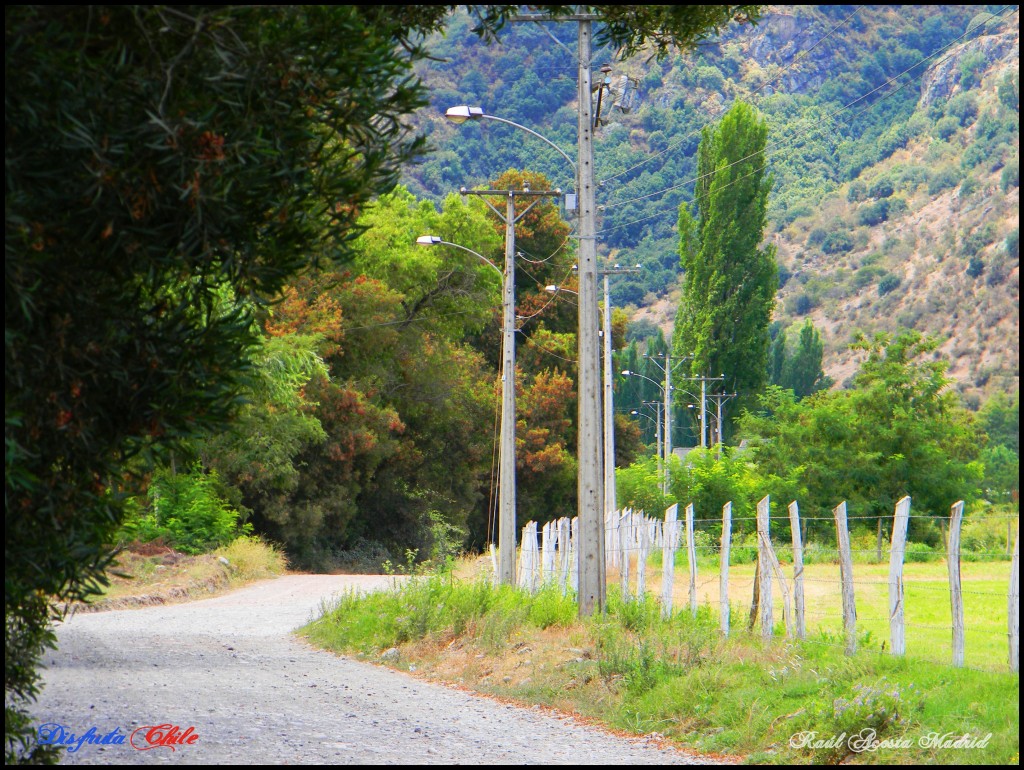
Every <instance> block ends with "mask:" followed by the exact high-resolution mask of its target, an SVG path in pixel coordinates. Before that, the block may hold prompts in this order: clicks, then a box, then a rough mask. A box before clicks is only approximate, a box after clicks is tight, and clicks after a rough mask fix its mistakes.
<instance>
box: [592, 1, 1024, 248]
mask: <svg viewBox="0 0 1024 770" xmlns="http://www.w3.org/2000/svg"><path fill="white" fill-rule="evenodd" d="M1010 8H1012V9H1013V10H1012V11H1011V14H1012V13H1016V12H1017V10H1018V9H1017V7H1016V6H1005V7H1004V8H1003V9H1001V10H1000V11H999V13H1000V14H1001V13H1002V12H1003V11H1005V10H1007V9H1010ZM981 28H982V27H977V28H975V29H981ZM974 31H975V30H973V29H972V30H970V31H968V32H965V33H964V34H963V35H961V36H960V37H958V38H956V39H955V40H953V41H952V42H950V43H949V44H947V45H946V46H943V47H942V48H940V49H938V50H937V51H935V52H933V53H932V54H929V55H928V56H926V57H925V58H924V59H921V60H920V61H918V62H916V63H915V64H913V65H911V66H910V67H908V68H907V69H905V70H903V72H900V73H899V74H898V75H895V76H893V77H892V78H890V79H888V80H886V81H885V82H884V83H882V84H881V85H880V86H877V87H876V88H874V89H872V90H871V91H869V92H867V93H866V94H863V95H861V96H859V97H858V98H857V99H854V100H853V101H852V102H850V103H849V104H847V105H844V106H843V107H841V108H839V109H838V110H836V111H834V112H832V113H829V114H826V115H824V116H822V118H819V119H818V122H816V123H812V124H811V125H809V126H807V128H805V129H803V130H801V131H798V132H797V133H796V134H795V135H793V136H791V137H789V138H788V139H786V140H785V141H786V142H791V141H792V140H794V139H797V138H799V137H801V136H803V135H804V134H806V133H808V132H809V131H811V130H813V129H815V128H821V127H822V125H823V121H824V120H829V121H834V120H835V118H836V116H838V115H840V114H841V113H843V112H845V111H846V110H848V109H849V108H850V107H852V106H854V105H855V104H857V103H858V102H860V101H863V100H864V99H866V98H867V97H869V96H871V95H872V94H874V93H875V92H877V91H879V90H881V89H883V88H885V87H886V86H888V85H891V84H892V83H893V82H894V81H895V80H896V79H898V78H900V77H902V76H903V75H905V74H906V73H908V72H910V71H911V70H913V69H915V68H917V67H919V66H920V65H922V64H924V63H925V62H926V61H928V60H929V59H931V58H933V57H935V56H937V55H938V54H940V53H941V52H942V51H944V50H946V49H947V48H950V47H951V46H953V45H955V44H957V43H958V42H960V41H961V40H962V39H963V38H964V37H966V36H967V35H969V34H971V33H972V32H974ZM951 55H952V53H950V54H947V56H945V57H944V58H942V59H940V60H939V61H937V62H936V64H941V63H942V62H943V61H945V60H946V59H948V58H949V57H950V56H951ZM923 74H924V73H922V74H921V76H923ZM918 77H920V76H918ZM914 80H915V78H912V79H911V80H908V81H907V82H906V83H904V84H902V85H900V86H898V87H897V88H895V89H894V90H892V91H890V92H889V93H887V94H885V96H883V97H882V98H881V99H879V100H878V101H876V102H873V103H872V104H870V105H868V106H867V107H865V108H864V109H862V110H860V111H858V112H857V113H855V114H854V115H853V117H854V118H856V117H858V116H860V115H862V114H863V113H865V112H867V110H869V109H872V108H873V107H875V106H877V105H879V104H881V103H882V102H884V101H885V100H886V99H888V98H889V97H891V96H895V95H896V94H898V93H899V92H900V91H902V90H903V89H904V88H906V87H907V86H908V85H910V84H911V83H913V82H914ZM782 143H783V140H780V141H779V142H774V143H768V144H767V145H766V147H765V149H767V148H768V147H772V146H777V147H778V148H777V149H776V151H775V152H765V153H764V155H765V157H772V156H773V155H775V154H777V153H778V152H781V151H782V150H784V149H787V148H786V147H782V146H778V145H781V144H782ZM757 154H758V153H751V154H749V155H747V156H745V157H742V158H738V159H737V160H735V161H733V162H732V163H729V164H727V165H726V166H723V167H722V168H720V169H715V171H713V172H711V173H709V174H703V175H698V176H696V177H693V178H691V179H686V180H683V181H682V182H680V183H678V184H675V185H673V186H671V187H667V188H665V189H663V190H658V191H655V192H652V193H647V194H646V195H640V196H636V197H634V198H628V199H626V200H620V201H611V202H610V203H608V204H606V205H605V206H604V208H605V210H607V209H609V208H614V207H617V206H622V205H625V204H627V203H632V202H635V201H638V200H644V199H646V198H651V197H654V196H656V195H661V194H664V193H667V192H671V191H673V190H677V189H679V188H681V187H684V186H686V185H688V184H693V183H696V182H699V181H701V180H703V179H705V178H707V177H709V176H711V175H713V174H717V173H719V172H720V171H723V170H725V169H728V168H731V167H732V166H735V165H737V164H739V163H742V162H744V161H746V160H749V159H750V158H752V157H755V156H756V155H757ZM765 169H767V165H765V166H762V167H760V168H758V169H755V170H754V171H752V172H751V173H749V174H746V175H744V176H742V177H738V178H737V179H734V180H732V181H731V182H729V185H731V184H735V183H736V182H739V181H742V180H743V179H746V178H748V177H750V176H752V175H754V174H757V173H760V172H762V171H764V170H765ZM725 186H728V185H725ZM664 213H665V212H664V211H659V212H656V213H655V214H651V215H648V216H645V217H641V218H640V219H635V220H633V221H631V222H626V223H624V224H620V225H613V226H611V227H606V228H604V229H602V230H600V231H599V232H598V234H601V233H606V232H611V231H612V230H618V229H621V228H623V227H629V226H630V225H634V224H639V223H640V222H644V221H647V220H649V219H654V218H656V217H659V216H662V215H663V214H664Z"/></svg>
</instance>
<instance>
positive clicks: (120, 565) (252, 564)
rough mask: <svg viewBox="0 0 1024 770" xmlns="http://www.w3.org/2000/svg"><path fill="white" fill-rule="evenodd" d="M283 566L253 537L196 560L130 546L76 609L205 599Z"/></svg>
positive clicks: (278, 557)
mask: <svg viewBox="0 0 1024 770" xmlns="http://www.w3.org/2000/svg"><path fill="white" fill-rule="evenodd" d="M285 567H286V565H285V559H284V556H283V555H282V554H281V552H280V551H278V550H277V549H275V548H274V547H273V546H271V545H269V544H268V543H265V542H264V541H262V540H260V539H258V538H255V537H240V538H237V539H236V540H234V541H233V542H232V543H230V544H229V545H226V546H224V547H223V548H218V549H217V550H216V551H214V552H212V553H206V554H200V555H198V556H188V555H186V554H183V553H179V552H177V551H174V550H172V549H170V548H167V547H162V546H159V545H153V544H146V545H142V544H136V545H135V546H134V547H130V548H127V549H125V550H124V551H123V552H122V553H121V554H120V555H119V556H118V559H117V564H116V566H115V567H114V569H113V571H112V574H111V576H110V585H109V586H107V587H106V588H105V589H104V591H103V593H102V594H100V595H98V596H96V597H95V598H94V599H93V600H92V601H91V602H89V603H88V604H86V605H79V606H78V607H77V610H78V611H83V610H84V611H95V610H108V609H127V608H131V607H145V606H150V605H154V604H168V603H171V602H175V601H189V600H192V599H198V598H205V597H208V596H212V595H214V594H217V593H220V592H222V591H227V590H230V589H232V588H239V587H241V586H243V585H246V584H248V583H251V582H253V581H256V580H263V579H266V578H271V577H276V576H277V575H281V574H283V573H284V571H285Z"/></svg>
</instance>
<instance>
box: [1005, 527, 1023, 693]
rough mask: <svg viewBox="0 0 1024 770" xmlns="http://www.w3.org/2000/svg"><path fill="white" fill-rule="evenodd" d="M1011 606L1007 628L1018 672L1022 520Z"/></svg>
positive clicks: (1015, 545) (1016, 542)
mask: <svg viewBox="0 0 1024 770" xmlns="http://www.w3.org/2000/svg"><path fill="white" fill-rule="evenodd" d="M1009 598H1010V607H1009V612H1008V613H1007V628H1008V636H1009V641H1010V671H1012V672H1013V673H1015V674H1016V673H1017V671H1018V670H1019V666H1020V522H1019V521H1018V522H1017V535H1016V537H1014V539H1013V562H1012V564H1011V565H1010V597H1009Z"/></svg>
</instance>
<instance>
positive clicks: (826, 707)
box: [303, 574, 1019, 764]
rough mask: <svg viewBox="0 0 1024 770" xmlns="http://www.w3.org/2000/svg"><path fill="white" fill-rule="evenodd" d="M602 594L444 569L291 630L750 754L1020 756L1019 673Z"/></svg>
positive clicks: (442, 675) (620, 724)
mask: <svg viewBox="0 0 1024 770" xmlns="http://www.w3.org/2000/svg"><path fill="white" fill-rule="evenodd" d="M609 594H610V596H609V608H608V612H607V614H606V615H605V616H603V617H600V618H593V619H589V620H587V621H582V622H581V621H579V620H578V619H577V613H576V605H575V603H574V602H573V601H572V600H571V598H565V597H563V596H561V594H560V593H559V592H558V591H556V590H544V591H541V592H540V593H538V594H537V595H535V596H530V595H529V594H526V593H522V592H520V591H518V590H516V589H512V588H509V587H505V586H502V587H492V586H491V585H490V584H489V583H487V582H486V581H483V580H458V579H456V578H454V577H453V576H452V575H451V574H446V575H437V576H432V577H421V578H418V579H414V580H413V581H411V582H410V583H409V584H407V585H406V586H404V587H403V588H401V589H400V590H398V591H397V592H395V593H391V594H373V595H369V596H363V597H356V596H351V597H347V598H344V599H342V600H341V601H340V602H339V603H338V604H337V606H336V607H334V608H333V609H332V610H330V611H329V612H327V613H326V614H325V615H324V617H323V618H321V619H320V620H318V621H315V622H314V623H311V624H310V625H309V626H307V627H306V628H305V629H304V630H303V633H304V635H305V636H307V637H308V638H309V639H310V640H311V641H312V642H314V643H316V644H319V645H321V646H324V647H327V648H330V649H333V650H338V651H345V652H348V653H354V654H357V655H360V656H363V657H366V658H368V659H373V660H384V661H387V662H389V663H390V664H391V665H394V666H396V667H398V668H402V669H404V670H415V671H416V673H417V674H419V675H424V676H427V677H430V678H434V679H439V680H444V681H449V682H453V683H456V684H459V685H461V686H464V687H468V688H470V689H474V690H477V691H479V692H482V693H487V694H491V695H496V696H502V697H508V698H512V699H514V700H517V701H519V702H522V703H528V704H542V705H547V706H550V707H553V708H556V709H559V710H561V711H565V712H569V713H575V714H578V715H580V716H583V717H587V718H592V719H594V720H597V721H599V722H602V723H604V724H606V725H608V726H610V727H613V728H618V729H624V730H627V731H630V732H634V733H639V734H651V733H657V734H659V735H661V736H664V737H666V738H668V739H671V740H674V741H676V742H678V743H679V744H680V745H682V746H684V747H687V748H691V749H694V750H697V751H701V752H707V753H718V754H726V755H732V756H735V757H736V758H738V759H740V760H742V761H748V762H751V763H800V764H808V763H810V764H825V763H836V762H840V761H844V760H846V761H850V762H855V763H865V764H867V763H879V764H882V763H884V764H918V763H929V764H931V763H950V764H996V763H998V764H1006V763H1017V762H1018V756H1019V754H1018V752H1019V706H1018V694H1019V678H1018V677H1017V676H1011V675H1008V674H996V673H990V672H984V671H976V670H956V669H952V668H950V667H947V666H942V665H934V664H929V663H925V662H921V661H915V660H910V659H896V658H893V657H892V656H889V655H885V654H878V653H873V652H866V653H864V654H859V655H857V656H854V657H852V658H850V657H846V656H844V655H843V653H842V651H841V650H837V649H836V648H835V647H833V646H831V645H829V644H821V643H814V641H815V640H811V641H808V642H800V643H795V642H794V643H789V642H786V641H785V640H776V641H773V642H771V643H768V644H765V643H763V642H762V641H761V640H760V638H759V637H755V636H752V635H749V634H747V633H746V632H744V631H739V632H737V633H735V634H734V635H733V636H732V637H731V638H729V639H728V640H725V639H722V638H721V636H720V634H719V632H718V627H717V617H716V616H713V615H712V613H711V612H710V610H708V609H705V608H702V609H701V611H700V612H698V615H697V617H696V618H693V617H691V616H690V614H689V613H688V612H683V613H676V614H675V615H673V616H672V617H671V618H669V619H667V620H666V619H662V618H661V616H660V608H659V606H658V605H657V604H656V603H655V602H653V601H647V602H643V603H630V604H624V603H623V602H622V601H621V600H620V599H619V597H618V595H617V592H614V591H610V592H609ZM677 606H679V605H677ZM817 641H819V642H820V641H822V640H821V639H819V640H817ZM382 651H386V654H383V655H382ZM865 730H873V731H874V733H873V734H874V736H875V739H876V740H878V741H884V743H882V744H881V745H878V744H874V745H875V750H870V751H862V752H860V753H858V752H853V751H851V750H850V741H849V738H850V737H851V736H855V735H863V736H864V737H869V736H870V735H871V733H865V732H864V731H865ZM812 733H813V735H812ZM989 733H991V737H988V738H986V736H988V734H989ZM932 734H935V735H937V736H943V735H947V734H948V735H947V740H951V739H952V738H954V737H960V736H964V735H967V736H970V737H971V739H973V741H974V743H975V747H973V748H954V747H949V746H946V747H944V746H942V745H928V743H929V741H928V739H929V736H931V735H932ZM844 735H845V739H841V740H834V739H833V738H834V737H835V736H844ZM794 736H797V737H796V738H794ZM965 742H970V741H965ZM854 744H855V745H856V741H854ZM977 744H980V745H977Z"/></svg>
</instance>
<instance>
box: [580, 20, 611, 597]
mask: <svg viewBox="0 0 1024 770" xmlns="http://www.w3.org/2000/svg"><path fill="white" fill-rule="evenodd" d="M595 18H598V17H596V16H594V15H590V14H587V15H580V16H579V17H578V18H577V21H578V22H579V50H578V52H577V55H578V57H579V62H578V64H579V81H578V83H577V86H578V90H577V99H578V101H579V122H578V126H579V147H578V152H579V160H578V162H577V166H576V167H577V169H578V173H579V196H580V198H579V200H580V233H579V238H580V245H579V251H578V263H579V301H580V305H579V331H578V336H577V344H578V345H579V383H578V393H579V419H578V422H577V424H578V426H579V437H578V442H577V444H578V447H579V449H578V451H579V480H578V492H577V497H578V503H579V520H580V549H579V555H580V556H579V584H578V585H579V613H580V616H581V617H589V616H590V615H593V614H594V612H595V611H597V612H602V613H603V612H604V610H605V598H606V597H605V564H604V505H603V501H602V497H603V495H602V491H603V490H602V484H601V481H602V479H601V476H602V473H601V471H602V465H603V462H602V460H603V458H602V457H601V441H600V438H599V430H600V428H599V426H600V424H601V392H600V388H601V385H600V382H601V377H600V360H601V359H600V352H599V348H598V340H597V329H598V314H597V242H596V238H597V224H596V217H597V201H596V191H595V185H594V141H593V139H594V136H593V131H594V119H593V115H592V112H593V110H592V107H591V103H590V97H591V91H592V89H591V71H590V58H591V44H592V38H591V23H592V21H593V19H595Z"/></svg>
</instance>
